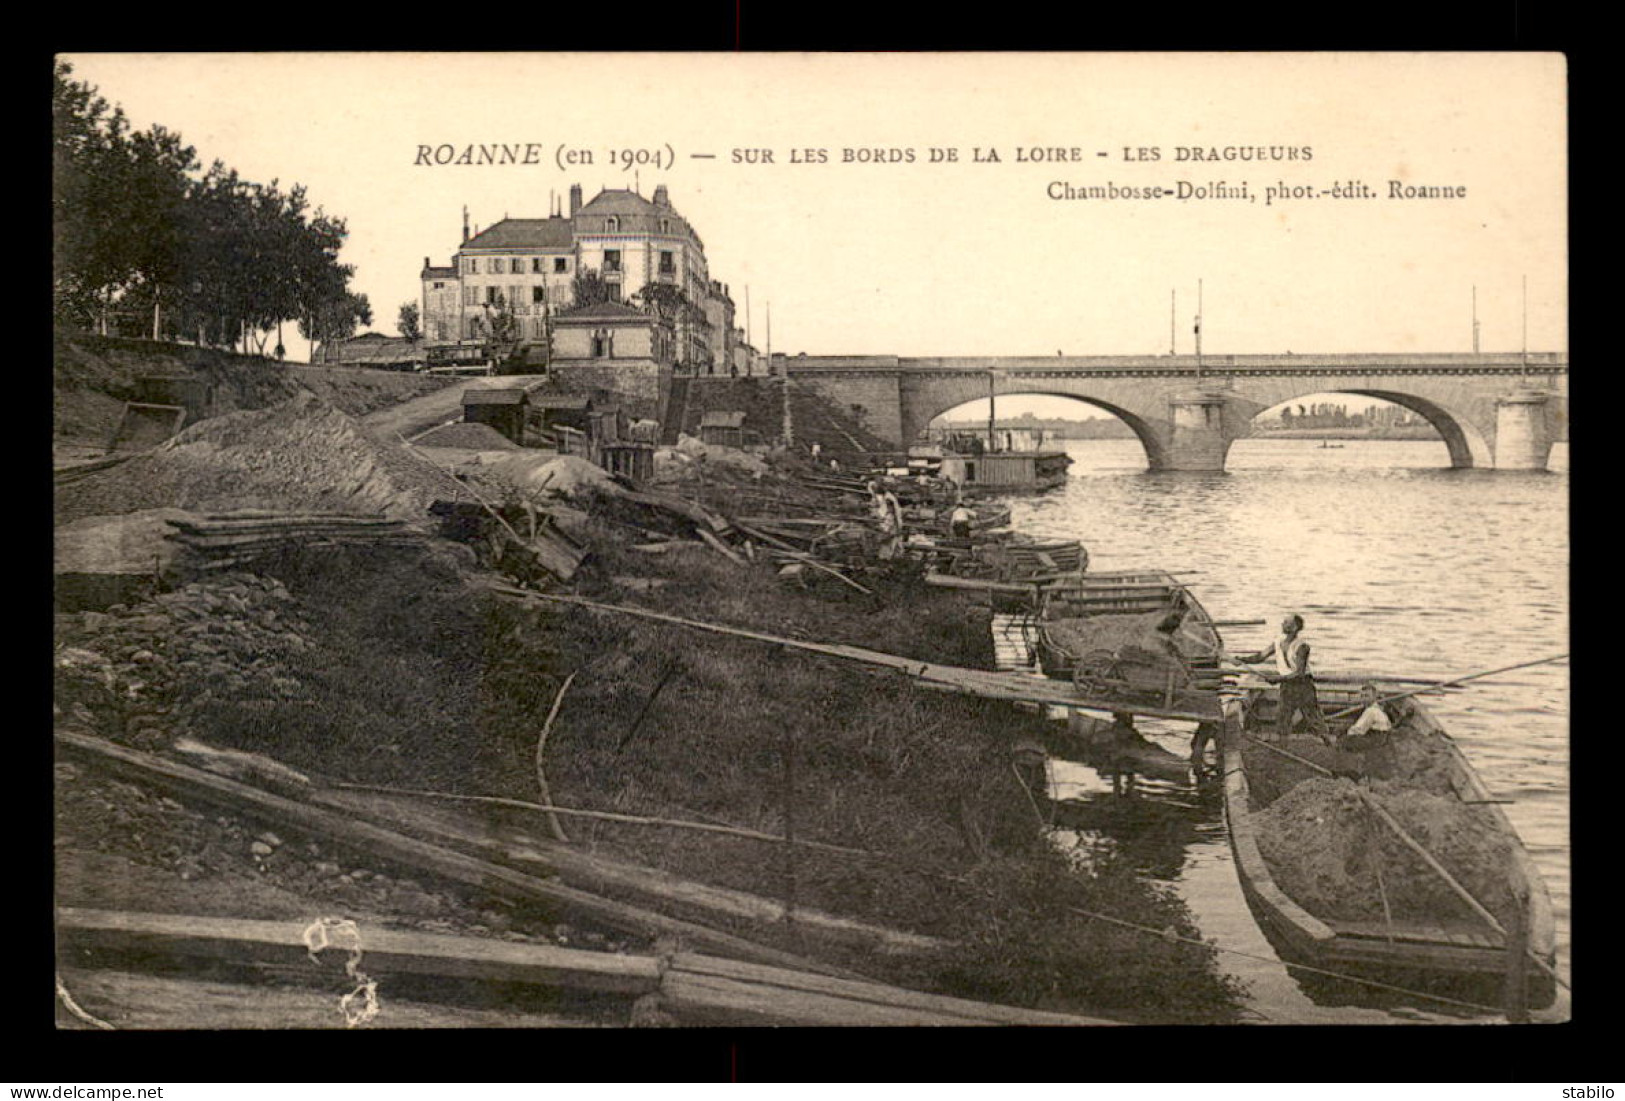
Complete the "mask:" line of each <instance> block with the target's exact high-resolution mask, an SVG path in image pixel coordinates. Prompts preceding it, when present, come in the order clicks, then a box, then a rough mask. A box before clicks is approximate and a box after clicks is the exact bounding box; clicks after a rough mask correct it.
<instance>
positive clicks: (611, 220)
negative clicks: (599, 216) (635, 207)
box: [604, 215, 621, 233]
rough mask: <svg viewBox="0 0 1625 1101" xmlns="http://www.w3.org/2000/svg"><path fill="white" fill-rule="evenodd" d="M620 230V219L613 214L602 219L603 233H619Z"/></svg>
mask: <svg viewBox="0 0 1625 1101" xmlns="http://www.w3.org/2000/svg"><path fill="white" fill-rule="evenodd" d="M620 231H621V220H620V219H619V218H617V217H615V216H614V215H611V216H610V217H608V218H605V219H604V232H605V233H619V232H620Z"/></svg>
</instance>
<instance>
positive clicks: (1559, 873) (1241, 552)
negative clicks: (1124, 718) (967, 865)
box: [1011, 440, 1570, 1022]
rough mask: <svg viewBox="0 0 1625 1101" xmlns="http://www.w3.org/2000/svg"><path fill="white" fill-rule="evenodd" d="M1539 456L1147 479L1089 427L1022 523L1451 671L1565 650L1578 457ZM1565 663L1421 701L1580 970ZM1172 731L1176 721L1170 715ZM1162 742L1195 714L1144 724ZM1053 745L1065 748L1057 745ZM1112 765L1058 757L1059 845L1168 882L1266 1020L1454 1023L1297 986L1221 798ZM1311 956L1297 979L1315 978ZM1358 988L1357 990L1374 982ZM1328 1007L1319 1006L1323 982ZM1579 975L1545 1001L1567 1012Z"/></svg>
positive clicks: (1266, 615)
mask: <svg viewBox="0 0 1625 1101" xmlns="http://www.w3.org/2000/svg"><path fill="white" fill-rule="evenodd" d="M1567 450H1568V449H1567V447H1566V445H1561V444H1560V445H1557V446H1556V447H1554V449H1553V454H1552V462H1551V465H1552V467H1553V470H1552V471H1551V472H1547V473H1540V472H1537V473H1534V474H1530V475H1523V474H1517V475H1509V474H1507V473H1505V472H1495V471H1481V470H1451V469H1449V468H1448V462H1449V459H1448V454H1447V453H1446V451H1445V448H1444V445H1443V443H1442V442H1432V441H1405V442H1374V441H1349V442H1348V444H1347V446H1346V447H1343V448H1329V449H1321V448H1319V447H1318V446H1317V445H1316V444H1315V443H1314V441H1307V440H1244V441H1240V442H1238V443H1237V444H1236V445H1235V447H1234V448H1233V449H1232V451H1231V455H1230V463H1229V467H1230V469H1229V473H1228V474H1226V475H1198V476H1192V475H1172V476H1167V475H1151V474H1149V473H1147V472H1146V471H1145V464H1144V456H1143V452H1141V451H1140V448H1139V444H1138V443H1137V442H1135V441H1131V440H1125V441H1091V442H1088V443H1083V442H1077V443H1072V444H1070V445H1069V446H1068V451H1069V453H1070V454H1071V455H1072V456H1073V458H1074V460H1075V465H1074V466H1073V468H1072V475H1073V477H1072V478H1071V479H1070V480H1069V482H1068V484H1067V485H1066V487H1064V488H1063V489H1061V490H1059V491H1056V492H1052V493H1050V494H1046V495H1043V496H1040V497H1026V498H1012V499H1011V504H1012V510H1013V514H1014V515H1013V523H1014V525H1015V526H1016V527H1017V528H1018V529H1020V530H1023V531H1027V532H1031V533H1033V534H1036V535H1045V536H1052V537H1056V538H1068V539H1081V540H1083V542H1084V544H1085V545H1086V546H1087V547H1088V548H1089V552H1090V557H1091V566H1092V568H1096V569H1101V570H1114V569H1134V568H1143V567H1147V566H1156V567H1160V568H1164V569H1169V570H1172V571H1176V572H1181V571H1182V572H1183V575H1184V578H1185V579H1186V580H1188V581H1189V582H1190V584H1191V585H1192V586H1193V588H1194V590H1195V592H1196V594H1197V596H1198V597H1199V598H1200V599H1201V601H1202V603H1203V604H1204V605H1205V606H1206V607H1207V608H1208V610H1209V611H1210V612H1212V613H1213V614H1214V616H1215V617H1216V618H1220V619H1265V620H1267V621H1270V622H1273V621H1274V620H1276V619H1278V618H1279V616H1280V615H1281V614H1283V613H1285V612H1288V611H1297V612H1300V613H1302V614H1303V615H1304V617H1305V619H1306V620H1307V621H1308V625H1307V637H1308V638H1309V639H1310V641H1311V644H1312V645H1313V646H1314V652H1315V659H1316V662H1317V664H1318V665H1319V666H1320V667H1321V668H1322V669H1323V670H1351V671H1361V670H1364V671H1369V670H1380V671H1384V672H1389V673H1397V674H1403V675H1409V676H1422V677H1438V678H1441V679H1443V678H1447V677H1450V676H1452V675H1461V674H1463V673H1467V672H1472V671H1476V670H1481V669H1486V668H1491V667H1494V666H1497V665H1503V664H1507V663H1509V662H1512V661H1517V660H1519V659H1521V658H1529V657H1538V656H1541V655H1543V654H1550V653H1559V652H1562V651H1565V650H1567V649H1568V608H1569V600H1568V588H1567V574H1568V541H1567V531H1568V477H1567V473H1566V472H1567V467H1568V456H1567ZM1225 641H1226V643H1227V645H1229V646H1230V648H1231V649H1256V648H1259V647H1261V646H1262V645H1263V644H1264V643H1266V642H1267V641H1268V634H1267V629H1266V628H1263V627H1250V628H1232V629H1228V630H1226V632H1225ZM1568 694H1569V682H1568V669H1567V666H1557V665H1553V666H1541V667H1537V668H1531V669H1526V670H1519V671H1518V672H1516V673H1515V674H1509V675H1508V676H1507V677H1506V678H1505V679H1496V680H1486V681H1482V682H1478V683H1476V684H1475V685H1474V686H1473V687H1472V688H1471V689H1470V690H1468V691H1463V692H1459V693H1453V694H1450V695H1448V696H1444V697H1440V696H1429V697H1427V702H1428V706H1429V708H1430V709H1431V710H1432V711H1433V712H1434V714H1435V715H1436V716H1437V717H1438V718H1439V720H1440V721H1441V722H1442V723H1443V724H1444V725H1445V727H1446V728H1447V729H1448V730H1449V731H1450V733H1451V735H1452V736H1453V737H1454V738H1455V739H1456V741H1457V743H1458V744H1459V745H1460V746H1461V748H1462V750H1463V751H1464V752H1465V753H1466V755H1467V756H1468V758H1469V759H1470V760H1471V761H1472V763H1473V765H1474V767H1475V768H1476V769H1477V771H1478V772H1479V775H1480V776H1481V777H1482V778H1483V780H1484V782H1485V783H1486V785H1487V786H1488V787H1489V788H1490V789H1491V791H1492V792H1493V793H1494V794H1495V795H1496V796H1497V797H1499V798H1509V799H1512V800H1514V802H1513V803H1512V804H1511V805H1509V806H1507V807H1506V808H1505V809H1506V810H1507V812H1508V817H1509V818H1511V820H1512V823H1513V825H1514V827H1515V828H1516V829H1517V830H1518V833H1519V835H1520V836H1521V837H1522V838H1523V840H1524V843H1525V845H1526V846H1527V847H1528V849H1529V851H1530V853H1531V855H1532V856H1533V857H1534V859H1535V861H1536V863H1537V864H1538V866H1539V867H1540V869H1541V871H1542V874H1543V876H1544V878H1545V879H1546V882H1547V886H1548V888H1549V889H1550V892H1551V895H1552V903H1553V909H1554V913H1555V916H1556V918H1557V921H1558V960H1559V971H1560V973H1561V974H1562V975H1563V977H1564V979H1565V980H1567V979H1568V978H1569V934H1568V928H1569V900H1570V885H1569V814H1568V793H1569V785H1568V735H1569V723H1568ZM1169 725H1170V726H1177V724H1169ZM1142 727H1143V729H1142V733H1144V734H1145V735H1146V736H1147V737H1148V738H1149V739H1150V740H1151V741H1153V742H1154V743H1156V744H1158V745H1159V746H1161V748H1162V749H1164V750H1166V751H1167V753H1168V754H1170V755H1171V756H1182V755H1184V754H1186V753H1188V751H1189V737H1190V735H1189V731H1188V730H1165V729H1158V728H1154V727H1151V726H1150V725H1149V724H1142ZM1052 748H1053V747H1052ZM1119 771H1120V770H1118V769H1116V768H1115V766H1114V765H1113V763H1112V762H1110V761H1096V762H1095V763H1094V764H1090V763H1086V762H1084V761H1083V760H1082V759H1081V758H1080V755H1078V754H1076V753H1072V754H1070V757H1069V759H1057V760H1055V761H1054V762H1052V791H1053V794H1054V796H1055V798H1056V800H1057V803H1056V807H1057V818H1056V822H1057V827H1058V831H1059V837H1058V841H1059V843H1061V844H1063V845H1080V846H1085V847H1087V846H1091V845H1108V846H1112V847H1114V848H1117V849H1120V850H1122V851H1123V852H1125V853H1126V854H1127V855H1129V857H1130V859H1132V860H1133V861H1135V862H1136V865H1137V866H1139V867H1141V868H1142V869H1143V870H1144V872H1145V874H1146V875H1148V876H1151V877H1153V878H1156V879H1159V880H1165V881H1168V882H1170V883H1171V884H1172V885H1174V887H1175V889H1176V890H1178V892H1179V893H1180V895H1181V897H1183V898H1184V899H1185V901H1186V903H1187V905H1189V907H1190V908H1191V910H1192V912H1193V914H1194V915H1195V916H1196V920H1197V922H1198V925H1199V926H1200V927H1201V928H1202V930H1203V932H1204V934H1205V935H1207V936H1209V937H1212V938H1215V939H1216V940H1217V941H1218V942H1219V943H1220V944H1221V945H1223V946H1225V947H1229V948H1233V949H1236V950H1237V951H1240V952H1247V953H1249V954H1250V955H1256V956H1260V957H1263V961H1265V962H1260V961H1257V960H1252V959H1248V958H1245V957H1240V956H1235V955H1225V956H1224V957H1222V958H1223V959H1224V961H1225V963H1224V965H1225V966H1226V967H1227V968H1230V969H1231V970H1232V973H1234V974H1237V975H1239V976H1241V977H1242V978H1244V979H1246V980H1248V982H1249V983H1250V984H1251V987H1252V1001H1251V1005H1252V1007H1253V1008H1254V1009H1255V1010H1256V1011H1257V1012H1258V1013H1259V1014H1260V1015H1262V1016H1264V1017H1267V1018H1269V1019H1271V1020H1286V1021H1344V1022H1347V1021H1386V1022H1395V1021H1398V1020H1411V1019H1430V1020H1431V1019H1438V1020H1450V1019H1454V1018H1453V1017H1452V1016H1451V1015H1450V1014H1449V1013H1448V1012H1442V1011H1441V1010H1442V1007H1440V1006H1438V1005H1436V1004H1429V1003H1425V1002H1421V1001H1415V1002H1413V1003H1412V1005H1411V1006H1410V1007H1406V1006H1403V1005H1395V1004H1386V1005H1379V1006H1377V1007H1372V1006H1370V1005H1366V1004H1356V1005H1349V1004H1345V1003H1348V1002H1350V1001H1351V1000H1352V1001H1354V1002H1359V1001H1360V999H1359V998H1353V999H1351V998H1350V997H1349V995H1348V993H1347V991H1340V990H1338V989H1337V988H1335V987H1326V986H1325V985H1324V984H1319V985H1317V984H1316V983H1314V982H1310V983H1309V984H1308V989H1307V990H1306V988H1305V987H1304V986H1302V985H1300V984H1299V982H1297V981H1296V979H1295V978H1294V977H1293V976H1292V975H1291V974H1289V972H1288V971H1287V969H1286V968H1284V967H1283V966H1282V965H1281V964H1280V963H1279V962H1277V961H1276V956H1275V953H1274V951H1273V949H1272V948H1271V946H1270V945H1269V943H1268V941H1267V940H1266V938H1265V937H1264V935H1263V933H1262V932H1261V931H1260V929H1259V928H1258V925H1257V923H1256V922H1255V921H1254V920H1253V919H1252V915H1251V912H1250V911H1249V910H1248V908H1247V906H1246V902H1245V899H1244V897H1243V896H1242V894H1241V891H1240V888H1239V885H1238V884H1237V882H1236V878H1235V871H1234V868H1233V867H1232V866H1231V857H1230V852H1229V847H1228V844H1227V841H1226V838H1225V834H1224V826H1223V814H1222V808H1221V807H1220V806H1219V805H1218V804H1217V802H1216V800H1214V799H1212V798H1211V797H1208V796H1205V795H1204V793H1203V792H1202V790H1201V789H1200V788H1198V787H1197V786H1196V785H1194V784H1192V783H1191V782H1190V781H1189V779H1188V778H1187V779H1185V780H1183V781H1178V780H1175V779H1168V778H1162V777H1158V776H1148V775H1139V776H1137V779H1136V783H1135V785H1134V789H1133V791H1132V792H1124V791H1123V790H1122V788H1121V785H1119V787H1118V789H1117V790H1116V791H1115V792H1114V788H1113V779H1112V777H1113V775H1114V774H1115V773H1117V772H1119ZM1302 977H1303V975H1302V974H1301V973H1300V974H1299V976H1298V978H1302ZM1362 997H1363V996H1362ZM1316 998H1319V999H1323V1000H1325V1001H1326V1002H1327V1003H1328V1004H1327V1005H1324V1006H1322V1005H1317V1004H1316V1001H1315V999H1316ZM1567 1009H1568V998H1567V994H1566V992H1560V998H1559V1003H1558V1006H1556V1007H1554V1009H1553V1010H1551V1011H1548V1012H1547V1013H1545V1014H1541V1015H1540V1016H1542V1017H1554V1018H1561V1017H1562V1016H1565V1015H1566V1013H1567Z"/></svg>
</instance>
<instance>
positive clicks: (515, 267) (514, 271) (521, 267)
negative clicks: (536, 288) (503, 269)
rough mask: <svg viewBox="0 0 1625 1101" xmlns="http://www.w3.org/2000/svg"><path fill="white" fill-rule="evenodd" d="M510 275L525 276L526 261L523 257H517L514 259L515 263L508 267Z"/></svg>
mask: <svg viewBox="0 0 1625 1101" xmlns="http://www.w3.org/2000/svg"><path fill="white" fill-rule="evenodd" d="M508 274H509V275H523V274H525V261H524V258H523V257H520V256H515V257H514V258H513V262H512V263H511V264H509V265H508Z"/></svg>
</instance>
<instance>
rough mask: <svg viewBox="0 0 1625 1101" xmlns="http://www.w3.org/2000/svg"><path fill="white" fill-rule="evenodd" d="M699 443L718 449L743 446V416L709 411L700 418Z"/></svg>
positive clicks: (721, 411)
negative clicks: (718, 447) (717, 447)
mask: <svg viewBox="0 0 1625 1101" xmlns="http://www.w3.org/2000/svg"><path fill="white" fill-rule="evenodd" d="M700 442H701V443H709V444H716V445H718V446H720V447H744V446H745V414H743V413H740V412H732V411H723V410H711V411H709V412H706V413H705V414H703V415H702V416H701V417H700Z"/></svg>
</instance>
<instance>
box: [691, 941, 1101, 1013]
mask: <svg viewBox="0 0 1625 1101" xmlns="http://www.w3.org/2000/svg"><path fill="white" fill-rule="evenodd" d="M661 996H662V1001H663V1002H665V1003H666V1004H667V1005H669V1006H671V1007H672V1008H673V1009H674V1010H676V1011H678V1012H679V1013H683V1012H687V1013H690V1014H695V1015H698V1016H700V1017H702V1018H704V1019H707V1020H712V1021H715V1022H716V1023H734V1024H823V1025H871V1026H873V1025H882V1026H884V1025H897V1026H911V1025H912V1026H948V1027H955V1026H958V1027H963V1026H967V1025H1027V1026H1054V1025H1073V1026H1077V1025H1113V1024H1117V1023H1119V1022H1116V1021H1109V1020H1105V1019H1103V1018H1096V1017H1081V1016H1075V1015H1071V1014H1065V1013H1046V1012H1042V1011H1039V1010H1033V1009H1020V1008H1016V1007H1013V1006H1003V1005H990V1004H987V1003H983V1002H972V1001H966V1000H964V999H962V998H949V997H944V996H942V995H938V994H922V993H920V992H919V991H915V990H902V989H899V988H897V987H890V986H882V985H879V984H877V983H867V982H851V981H847V980H844V979H829V978H826V977H824V976H820V975H804V974H797V973H794V972H788V971H784V970H782V969H780V968H775V967H757V966H754V965H750V964H744V965H741V964H739V963H738V962H737V961H734V960H718V959H714V958H710V957H706V956H700V955H694V954H690V953H679V954H677V955H676V956H673V957H672V959H671V963H670V966H669V967H668V968H667V969H666V973H665V976H664V978H663V980H662V983H661Z"/></svg>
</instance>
